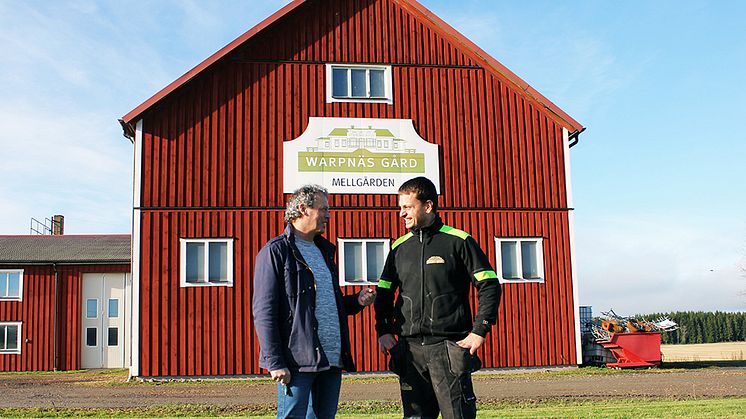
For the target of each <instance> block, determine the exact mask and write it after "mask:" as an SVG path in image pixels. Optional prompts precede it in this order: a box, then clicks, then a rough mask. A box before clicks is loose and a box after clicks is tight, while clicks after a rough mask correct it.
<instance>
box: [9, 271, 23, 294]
mask: <svg viewBox="0 0 746 419" xmlns="http://www.w3.org/2000/svg"><path fill="white" fill-rule="evenodd" d="M20 285H21V274H19V273H18V272H13V273H9V274H8V297H20V296H21V294H20Z"/></svg>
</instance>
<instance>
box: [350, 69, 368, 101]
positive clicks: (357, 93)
mask: <svg viewBox="0 0 746 419" xmlns="http://www.w3.org/2000/svg"><path fill="white" fill-rule="evenodd" d="M350 71H351V72H352V97H368V91H367V88H366V86H365V77H366V73H367V70H360V69H357V70H355V69H353V70H350Z"/></svg>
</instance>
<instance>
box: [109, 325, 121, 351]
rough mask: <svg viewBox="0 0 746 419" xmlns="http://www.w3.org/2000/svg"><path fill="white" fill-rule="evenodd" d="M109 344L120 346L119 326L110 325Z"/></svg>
mask: <svg viewBox="0 0 746 419" xmlns="http://www.w3.org/2000/svg"><path fill="white" fill-rule="evenodd" d="M108 345H109V346H119V328H118V327H110V328H109V342H108Z"/></svg>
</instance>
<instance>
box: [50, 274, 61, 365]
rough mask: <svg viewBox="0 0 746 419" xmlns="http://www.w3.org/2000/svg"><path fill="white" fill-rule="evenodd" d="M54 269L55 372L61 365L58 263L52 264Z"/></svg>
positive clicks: (53, 333)
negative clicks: (59, 351) (58, 343)
mask: <svg viewBox="0 0 746 419" xmlns="http://www.w3.org/2000/svg"><path fill="white" fill-rule="evenodd" d="M52 269H54V324H53V329H52V330H53V332H52V335H53V336H54V345H53V347H54V349H53V353H54V365H53V368H52V369H53V370H54V371H57V366H58V365H59V359H58V357H59V354H58V352H57V341H58V339H57V335H58V334H59V331H58V330H57V316H58V301H59V299H60V297H59V288H60V287H59V275H58V273H57V264H56V263H53V264H52Z"/></svg>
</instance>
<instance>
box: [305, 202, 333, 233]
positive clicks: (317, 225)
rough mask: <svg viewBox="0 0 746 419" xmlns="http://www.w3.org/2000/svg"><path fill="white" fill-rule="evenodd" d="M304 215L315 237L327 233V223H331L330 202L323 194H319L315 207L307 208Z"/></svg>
mask: <svg viewBox="0 0 746 419" xmlns="http://www.w3.org/2000/svg"><path fill="white" fill-rule="evenodd" d="M303 215H304V218H306V219H305V220H304V221H305V222H306V225H307V226H308V227H309V228H310V229H311V231H313V233H314V235H319V234H323V233H324V232H325V231H326V223H328V222H329V200H328V199H327V198H326V196H324V195H323V194H320V193H317V194H316V199H315V200H314V203H313V206H312V207H306V208H305V210H304V211H303Z"/></svg>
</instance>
